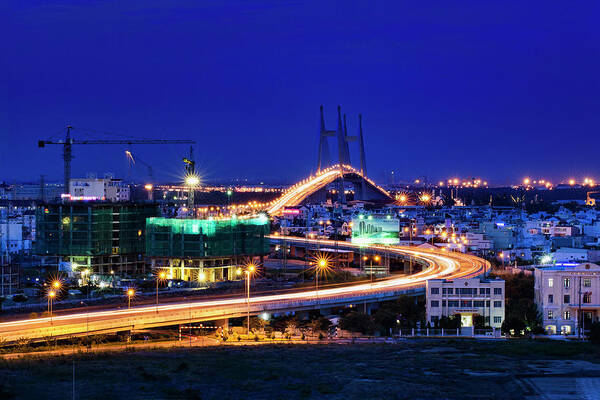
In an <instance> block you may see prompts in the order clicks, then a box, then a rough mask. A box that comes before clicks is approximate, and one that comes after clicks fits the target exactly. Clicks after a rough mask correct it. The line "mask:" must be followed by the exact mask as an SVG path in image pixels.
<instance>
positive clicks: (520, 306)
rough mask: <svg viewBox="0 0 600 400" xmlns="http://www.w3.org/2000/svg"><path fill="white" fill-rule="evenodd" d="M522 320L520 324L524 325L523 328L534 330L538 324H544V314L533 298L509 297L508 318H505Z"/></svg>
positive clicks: (507, 304) (507, 303)
mask: <svg viewBox="0 0 600 400" xmlns="http://www.w3.org/2000/svg"><path fill="white" fill-rule="evenodd" d="M509 319H513V320H520V321H521V323H520V324H519V325H518V326H521V325H522V326H523V329H526V330H530V331H531V330H533V329H534V328H535V327H537V326H541V325H542V314H541V313H540V311H539V309H538V307H537V305H536V304H535V302H534V301H533V300H531V299H527V298H521V299H509V300H507V301H506V319H505V320H509Z"/></svg>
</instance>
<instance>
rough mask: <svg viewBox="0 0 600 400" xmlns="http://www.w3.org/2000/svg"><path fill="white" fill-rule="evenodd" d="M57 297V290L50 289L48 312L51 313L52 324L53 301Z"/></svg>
mask: <svg viewBox="0 0 600 400" xmlns="http://www.w3.org/2000/svg"><path fill="white" fill-rule="evenodd" d="M55 297H56V291H54V290H52V289H51V290H50V291H48V313H49V314H50V325H52V303H53V301H54V298H55Z"/></svg>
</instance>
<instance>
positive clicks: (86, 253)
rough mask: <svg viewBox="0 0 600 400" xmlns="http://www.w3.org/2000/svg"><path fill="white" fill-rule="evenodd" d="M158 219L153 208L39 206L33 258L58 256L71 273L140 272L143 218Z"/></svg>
mask: <svg viewBox="0 0 600 400" xmlns="http://www.w3.org/2000/svg"><path fill="white" fill-rule="evenodd" d="M157 215H158V208H157V206H156V205H154V204H133V203H88V202H70V203H67V204H42V205H39V206H38V207H37V210H36V230H37V232H36V243H35V253H36V254H38V255H44V256H48V255H54V256H57V257H58V259H59V262H62V263H66V267H67V268H68V267H70V268H71V269H72V270H73V271H78V270H80V269H81V268H86V269H91V270H92V271H93V272H94V273H98V274H110V273H111V271H114V273H115V274H138V273H143V272H145V265H146V263H145V259H144V252H145V244H146V238H145V232H146V218H150V217H156V216H157ZM63 265H64V264H63Z"/></svg>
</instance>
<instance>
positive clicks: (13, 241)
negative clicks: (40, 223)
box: [0, 218, 31, 254]
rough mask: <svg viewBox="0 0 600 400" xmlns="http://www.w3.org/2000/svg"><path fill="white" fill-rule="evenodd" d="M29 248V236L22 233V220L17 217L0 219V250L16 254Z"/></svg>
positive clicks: (3, 252) (4, 252)
mask: <svg viewBox="0 0 600 400" xmlns="http://www.w3.org/2000/svg"><path fill="white" fill-rule="evenodd" d="M29 250H31V238H30V237H27V236H26V235H24V231H23V222H22V221H20V220H17V219H13V218H11V219H8V220H1V221H0V252H1V253H2V254H16V253H21V252H23V251H29Z"/></svg>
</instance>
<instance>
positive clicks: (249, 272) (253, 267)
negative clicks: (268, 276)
mask: <svg viewBox="0 0 600 400" xmlns="http://www.w3.org/2000/svg"><path fill="white" fill-rule="evenodd" d="M255 271H256V265H255V264H254V263H253V262H249V263H248V264H246V270H245V271H244V273H245V274H246V316H247V319H248V331H247V334H248V335H249V334H250V279H251V278H252V274H254V272H255Z"/></svg>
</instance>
